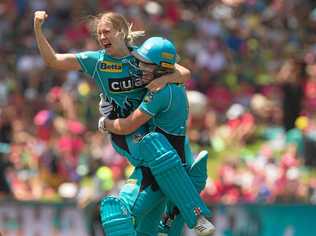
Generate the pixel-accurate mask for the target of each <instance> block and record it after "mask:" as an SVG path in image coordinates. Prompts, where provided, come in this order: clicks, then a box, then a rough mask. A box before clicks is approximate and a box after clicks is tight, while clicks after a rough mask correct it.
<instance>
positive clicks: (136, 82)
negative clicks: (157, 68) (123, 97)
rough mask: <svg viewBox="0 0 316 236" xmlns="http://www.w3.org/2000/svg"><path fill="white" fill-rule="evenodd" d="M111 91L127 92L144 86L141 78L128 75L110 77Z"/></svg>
mask: <svg viewBox="0 0 316 236" xmlns="http://www.w3.org/2000/svg"><path fill="white" fill-rule="evenodd" d="M108 81H109V88H110V90H111V92H114V93H118V92H126V91H130V90H134V89H137V88H142V87H144V85H143V82H142V79H141V78H135V77H133V78H132V77H127V78H119V79H108Z"/></svg>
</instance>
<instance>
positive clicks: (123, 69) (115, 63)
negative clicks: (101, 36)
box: [76, 50, 148, 166]
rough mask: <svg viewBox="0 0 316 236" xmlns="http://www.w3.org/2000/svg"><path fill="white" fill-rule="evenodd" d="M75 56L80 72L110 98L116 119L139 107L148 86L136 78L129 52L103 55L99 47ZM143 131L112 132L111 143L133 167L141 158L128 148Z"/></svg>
mask: <svg viewBox="0 0 316 236" xmlns="http://www.w3.org/2000/svg"><path fill="white" fill-rule="evenodd" d="M76 57H77V60H78V61H79V63H80V66H81V68H82V70H83V72H84V73H86V74H88V75H89V76H90V77H91V78H92V79H93V80H94V81H95V82H96V83H97V85H98V88H99V89H100V90H101V92H102V93H103V94H104V95H105V96H106V97H107V98H108V99H109V100H110V102H111V103H112V105H113V107H114V111H115V113H116V115H117V116H118V118H125V117H127V116H128V115H129V114H130V113H131V112H132V111H134V110H135V109H136V108H137V107H138V106H139V104H140V103H141V101H142V100H143V97H144V95H145V94H146V92H147V89H146V88H145V86H144V85H143V83H142V81H141V79H140V78H139V77H138V74H137V73H138V71H137V69H135V66H137V61H136V59H135V58H134V57H133V56H132V55H128V56H125V57H122V58H120V59H117V58H114V57H112V56H110V55H108V54H106V50H99V51H86V52H81V53H77V54H76ZM146 132H148V127H147V126H144V127H141V128H139V129H138V130H137V131H135V132H134V133H132V134H130V135H128V136H125V135H116V134H111V140H112V145H113V147H114V149H115V150H116V151H117V152H118V153H120V154H121V155H123V156H125V157H127V159H128V160H129V161H130V162H131V164H132V165H133V166H139V165H141V163H140V161H141V160H140V159H139V158H137V157H136V156H135V155H134V156H132V155H131V153H130V151H129V148H131V146H132V145H133V143H134V141H135V139H137V138H138V137H140V136H143V135H144V134H145V133H146Z"/></svg>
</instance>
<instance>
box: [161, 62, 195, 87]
mask: <svg viewBox="0 0 316 236" xmlns="http://www.w3.org/2000/svg"><path fill="white" fill-rule="evenodd" d="M163 77H164V79H165V80H166V82H167V83H179V84H184V83H185V82H186V81H188V80H190V79H191V71H190V70H189V69H187V68H185V67H183V66H181V65H179V64H176V65H175V71H174V73H172V74H168V75H166V76H163Z"/></svg>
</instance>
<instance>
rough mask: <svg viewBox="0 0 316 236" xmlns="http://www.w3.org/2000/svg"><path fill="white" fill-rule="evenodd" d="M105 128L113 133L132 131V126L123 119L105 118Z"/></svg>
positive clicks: (122, 133)
mask: <svg viewBox="0 0 316 236" xmlns="http://www.w3.org/2000/svg"><path fill="white" fill-rule="evenodd" d="M104 126H105V128H106V130H108V131H109V132H111V133H114V134H121V135H125V134H129V133H131V132H132V129H131V128H132V127H131V126H129V125H128V122H126V120H125V119H116V120H105V124H104Z"/></svg>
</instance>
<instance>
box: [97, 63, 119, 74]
mask: <svg viewBox="0 0 316 236" xmlns="http://www.w3.org/2000/svg"><path fill="white" fill-rule="evenodd" d="M100 70H101V71H104V72H111V73H120V72H122V71H123V64H122V63H115V62H112V61H102V62H101V64H100Z"/></svg>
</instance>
